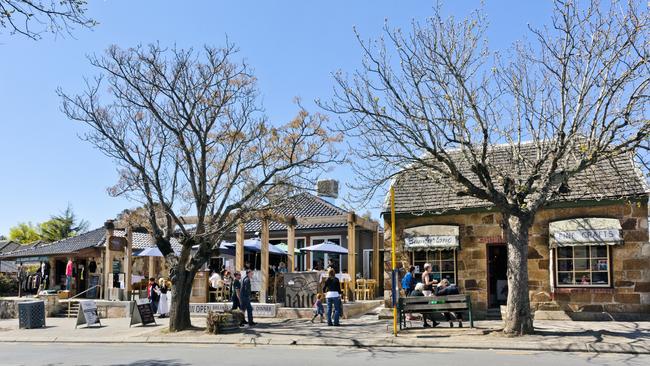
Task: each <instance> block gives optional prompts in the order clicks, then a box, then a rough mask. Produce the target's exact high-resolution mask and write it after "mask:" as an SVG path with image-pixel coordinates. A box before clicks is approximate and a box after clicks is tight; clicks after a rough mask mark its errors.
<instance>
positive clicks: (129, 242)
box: [124, 226, 133, 301]
mask: <svg viewBox="0 0 650 366" xmlns="http://www.w3.org/2000/svg"><path fill="white" fill-rule="evenodd" d="M124 251H125V253H124V272H125V273H124V277H125V278H124V282H126V283H125V285H126V296H127V299H128V300H129V301H130V300H131V286H132V283H131V275H132V270H133V257H132V255H133V229H132V228H131V227H130V226H128V227H127V228H126V248H125V250H124Z"/></svg>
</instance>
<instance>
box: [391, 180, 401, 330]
mask: <svg viewBox="0 0 650 366" xmlns="http://www.w3.org/2000/svg"><path fill="white" fill-rule="evenodd" d="M390 224H391V225H390V226H391V228H390V244H391V252H390V253H391V264H392V268H393V273H392V280H393V281H392V284H391V285H392V286H391V287H392V290H393V334H394V335H395V336H396V337H397V297H398V296H399V291H398V287H397V282H398V281H397V268H396V267H397V255H396V254H395V188H394V187H393V186H391V187H390Z"/></svg>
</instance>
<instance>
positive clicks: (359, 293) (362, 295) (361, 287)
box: [354, 278, 367, 300]
mask: <svg viewBox="0 0 650 366" xmlns="http://www.w3.org/2000/svg"><path fill="white" fill-rule="evenodd" d="M366 289H367V287H366V280H364V279H362V278H360V279H358V280H357V284H356V287H355V289H354V298H355V299H356V300H366Z"/></svg>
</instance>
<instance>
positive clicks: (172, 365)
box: [111, 360, 190, 366]
mask: <svg viewBox="0 0 650 366" xmlns="http://www.w3.org/2000/svg"><path fill="white" fill-rule="evenodd" d="M187 365H190V364H189V363H186V362H181V361H179V360H138V361H133V362H129V363H117V364H113V365H111V366H187Z"/></svg>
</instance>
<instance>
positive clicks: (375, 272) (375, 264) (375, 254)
mask: <svg viewBox="0 0 650 366" xmlns="http://www.w3.org/2000/svg"><path fill="white" fill-rule="evenodd" d="M372 234H373V236H374V238H373V239H374V240H373V241H372V278H373V279H375V280H377V286H379V274H380V273H381V272H380V271H379V266H380V264H381V261H380V260H379V259H380V257H379V256H380V255H381V252H380V251H379V245H380V243H381V237H380V236H379V225H377V230H376V231H374V232H373V233H372ZM373 300H374V299H373Z"/></svg>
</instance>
